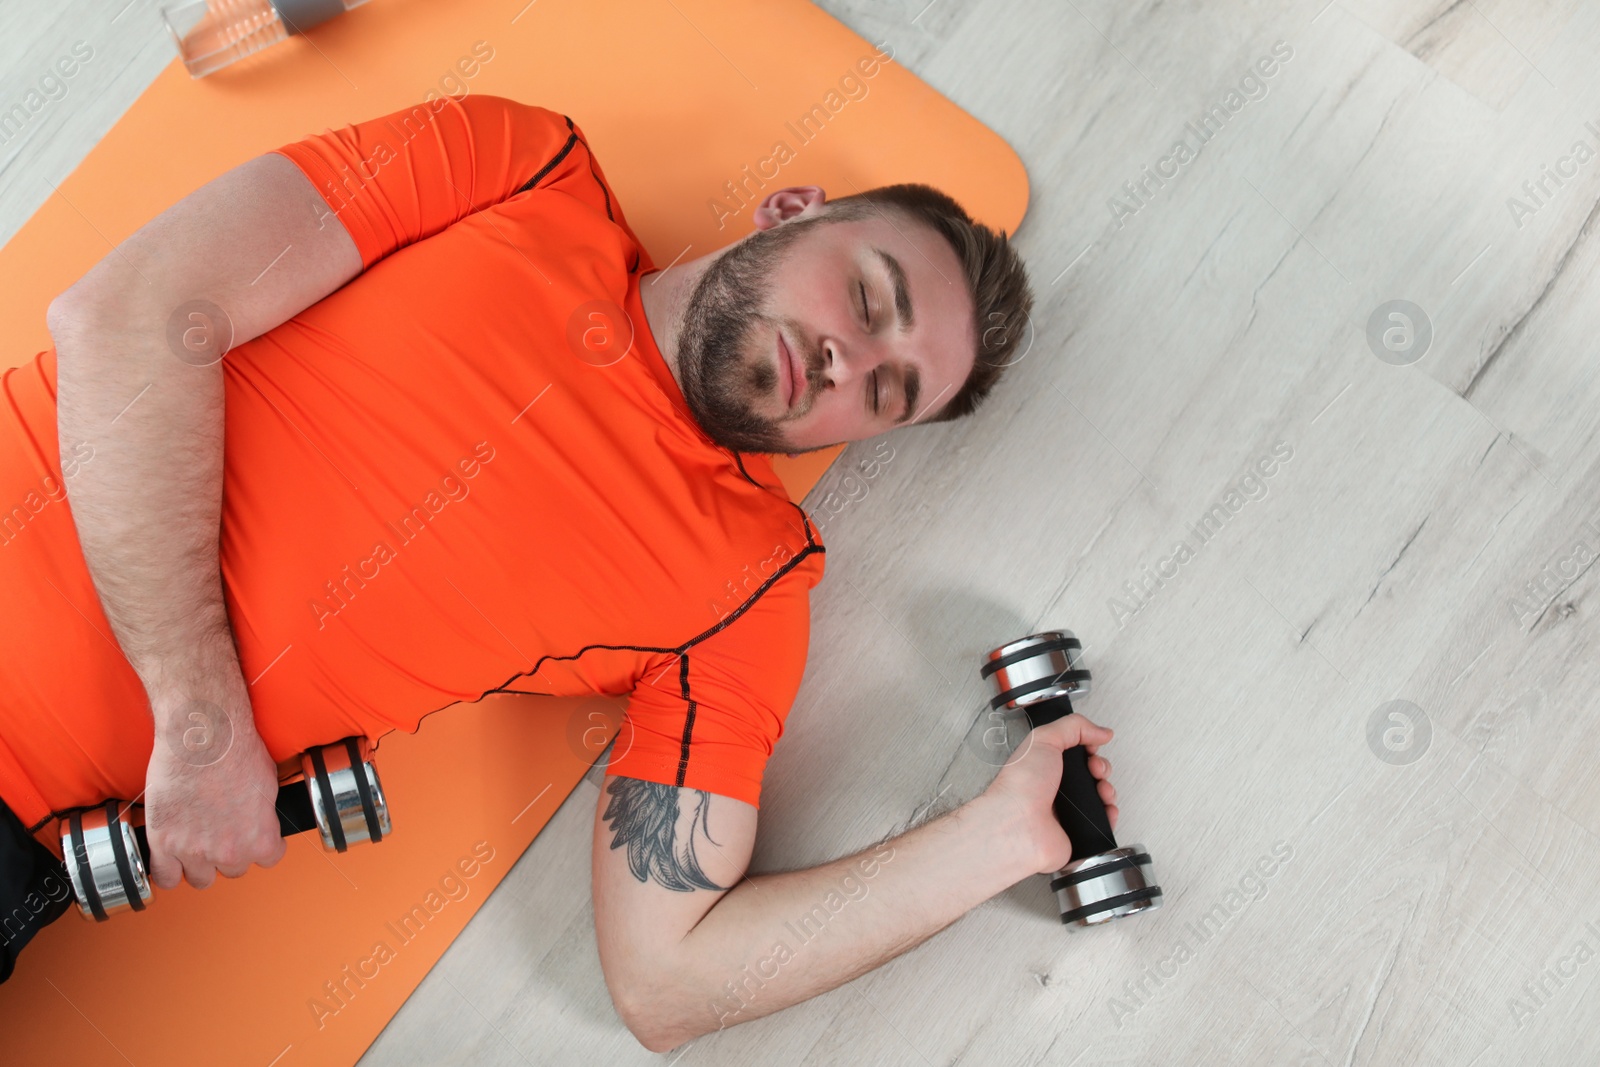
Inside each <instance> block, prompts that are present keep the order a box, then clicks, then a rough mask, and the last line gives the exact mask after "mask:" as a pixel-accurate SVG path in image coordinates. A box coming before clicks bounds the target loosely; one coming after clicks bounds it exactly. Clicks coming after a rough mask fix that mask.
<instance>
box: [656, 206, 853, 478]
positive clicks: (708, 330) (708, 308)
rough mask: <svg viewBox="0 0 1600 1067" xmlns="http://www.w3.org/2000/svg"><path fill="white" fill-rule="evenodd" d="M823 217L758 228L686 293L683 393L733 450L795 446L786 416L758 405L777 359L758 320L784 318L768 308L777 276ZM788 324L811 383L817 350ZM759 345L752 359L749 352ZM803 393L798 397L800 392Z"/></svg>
mask: <svg viewBox="0 0 1600 1067" xmlns="http://www.w3.org/2000/svg"><path fill="white" fill-rule="evenodd" d="M827 221H831V220H828V219H826V218H823V217H821V216H818V217H814V218H809V219H797V220H794V221H791V222H785V223H782V224H781V225H778V226H774V227H773V228H772V229H769V230H757V231H755V232H754V233H752V234H750V235H749V236H748V237H746V238H745V239H744V240H742V241H740V242H739V243H738V244H735V245H733V246H732V247H730V248H729V249H728V250H727V251H726V252H724V253H722V254H721V255H720V256H718V257H717V258H716V259H714V260H712V261H711V265H710V266H709V267H707V268H706V271H705V273H704V274H702V275H701V276H700V280H699V282H698V283H697V284H696V285H695V287H694V291H693V292H692V293H691V294H690V296H689V301H688V305H687V306H686V307H685V309H684V313H683V321H682V324H681V327H680V329H679V333H678V370H679V373H680V374H681V375H682V379H683V380H682V387H683V398H684V400H685V401H687V402H688V405H689V411H690V412H691V413H692V414H693V415H694V417H695V421H696V422H698V423H699V424H700V427H701V429H703V430H704V431H705V433H706V435H707V436H708V437H710V438H711V440H713V441H714V442H716V443H717V444H719V445H721V446H723V447H724V448H729V449H732V450H734V451H736V452H791V451H798V450H797V449H794V448H792V447H791V446H790V445H789V444H788V443H787V442H785V441H784V439H783V435H782V425H781V424H782V422H783V420H782V419H775V418H768V417H767V416H765V415H762V414H760V413H759V412H758V411H756V410H754V405H756V404H759V403H761V402H762V401H764V400H766V399H767V398H770V397H772V396H773V395H775V394H776V392H777V384H778V372H777V367H778V364H777V363H776V362H775V361H774V360H773V359H771V358H770V357H769V355H768V352H767V350H766V349H765V348H764V347H763V346H760V345H759V344H758V341H759V338H760V337H761V334H762V330H761V327H763V326H766V327H769V328H776V327H777V326H778V324H779V322H780V320H779V319H777V318H775V317H773V316H770V315H767V314H764V313H763V312H762V311H761V308H763V307H765V306H767V304H768V298H769V297H770V296H771V294H772V288H773V276H774V274H775V273H776V271H777V268H778V267H779V266H780V265H781V264H782V262H783V258H784V255H785V252H786V251H787V249H788V248H789V246H790V245H792V244H793V243H794V242H795V241H796V240H798V239H799V238H800V237H801V236H802V234H803V233H804V231H806V230H807V229H809V228H810V227H812V226H815V225H818V224H819V223H822V222H827ZM783 321H785V323H786V324H787V325H789V326H790V329H789V331H788V335H789V337H791V338H794V339H795V343H796V345H798V346H799V347H798V348H791V351H790V355H791V356H792V357H793V358H794V359H795V360H796V361H797V362H800V363H801V364H803V365H804V366H805V369H806V381H807V383H808V384H807V387H808V388H809V387H810V386H809V383H811V382H814V381H815V380H816V379H817V376H818V375H819V374H820V373H821V367H820V366H819V365H818V364H819V358H818V356H817V355H816V354H815V353H814V352H813V351H812V349H811V348H810V347H809V346H807V345H806V343H805V340H804V334H803V332H802V331H801V330H799V329H797V328H794V324H793V323H791V322H787V320H783ZM751 351H755V352H756V353H757V355H756V358H755V359H754V360H753V361H752V360H751V359H749V358H748V353H750V352H751ZM796 399H799V398H796Z"/></svg>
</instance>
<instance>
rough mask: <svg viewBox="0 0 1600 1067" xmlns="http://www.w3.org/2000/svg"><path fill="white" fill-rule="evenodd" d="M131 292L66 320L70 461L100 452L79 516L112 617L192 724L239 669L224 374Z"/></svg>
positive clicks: (87, 473)
mask: <svg viewBox="0 0 1600 1067" xmlns="http://www.w3.org/2000/svg"><path fill="white" fill-rule="evenodd" d="M121 292H122V293H123V294H125V299H123V300H121V301H119V302H116V303H106V304H94V303H91V302H86V301H80V302H78V303H76V304H73V305H69V306H68V307H67V308H65V309H53V313H52V319H51V333H52V337H53V339H54V341H55V345H56V357H57V428H58V433H59V437H60V441H61V443H62V450H63V455H65V454H66V450H67V449H68V448H69V447H71V444H72V443H75V442H78V441H87V442H89V443H90V444H91V445H92V446H93V448H94V462H92V463H88V464H85V465H84V466H83V467H82V468H81V469H79V470H78V472H77V473H76V475H75V476H74V478H73V481H72V486H71V490H70V498H69V503H70V508H71V512H72V516H73V520H74V523H75V525H76V527H77V531H78V540H79V542H80V544H81V546H82V550H83V555H84V559H85V561H86V562H87V564H88V569H89V573H90V576H91V577H92V578H93V580H94V585H95V589H96V591H97V592H98V594H99V596H100V602H101V605H102V607H103V608H104V610H105V614H106V617H107V619H108V620H109V622H110V624H111V628H112V630H113V631H114V632H115V634H116V638H117V640H118V642H119V643H120V644H121V646H122V649H123V652H124V653H125V654H126V655H127V657H128V660H129V662H130V663H131V664H132V666H133V668H134V670H135V671H136V672H137V673H138V675H139V677H140V679H141V680H142V681H143V682H144V684H145V689H146V691H147V693H149V694H150V696H151V701H152V705H153V707H155V710H156V714H157V717H158V719H159V718H160V717H161V715H162V713H163V708H164V707H168V708H169V710H170V711H171V712H172V713H174V714H176V713H177V712H178V711H179V709H180V708H181V706H182V702H183V699H184V696H183V695H184V694H185V692H186V691H188V690H190V689H191V688H192V683H193V681H194V680H196V679H205V678H209V679H212V680H213V681H214V680H215V679H216V678H217V675H218V672H219V671H222V672H225V671H226V670H228V669H230V668H231V669H232V670H233V671H234V672H235V673H237V672H238V669H239V668H238V658H237V653H236V652H235V650H234V646H233V638H232V632H231V630H230V629H229V626H228V618H227V609H226V605H225V603H224V600H223V596H222V582H221V574H220V570H219V564H218V553H217V546H218V536H219V529H220V516H221V505H222V432H223V382H222V365H221V363H220V362H217V363H211V364H210V365H201V364H204V362H205V360H206V358H208V356H207V353H206V350H205V349H204V347H203V346H202V347H199V348H194V349H186V350H185V351H186V353H187V352H197V353H199V355H197V356H196V355H191V356H190V358H189V359H188V360H187V361H186V360H185V359H180V358H179V357H178V355H177V354H175V353H174V352H173V351H172V349H171V347H170V345H169V339H168V335H169V328H168V320H169V318H170V317H171V314H172V310H173V309H172V308H170V307H164V306H163V305H162V304H160V303H159V302H158V301H157V300H155V299H153V298H151V297H147V296H141V295H139V294H137V291H136V290H134V289H133V288H132V287H131V286H130V287H129V288H127V289H123V290H121ZM215 325H216V324H208V323H205V322H203V321H201V320H199V319H190V320H188V321H187V322H186V323H185V327H186V328H187V329H191V330H194V331H203V330H205V329H206V328H208V326H215ZM190 339H191V340H193V341H195V342H197V343H200V344H202V345H203V342H204V340H205V338H204V335H203V334H202V333H191V334H190ZM235 684H236V683H235ZM166 696H171V697H172V699H171V701H167V700H165V699H164V697H166ZM206 699H208V700H213V699H215V698H214V696H212V695H211V694H209V693H208V694H207V695H206ZM159 725H161V724H160V723H158V726H159ZM233 725H234V726H235V727H244V728H249V727H250V726H251V725H252V724H250V723H235V724H233Z"/></svg>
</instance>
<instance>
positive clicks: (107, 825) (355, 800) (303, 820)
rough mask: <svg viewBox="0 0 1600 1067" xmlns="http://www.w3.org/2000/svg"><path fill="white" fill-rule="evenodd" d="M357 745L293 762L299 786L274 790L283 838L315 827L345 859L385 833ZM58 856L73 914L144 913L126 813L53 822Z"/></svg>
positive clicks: (145, 863) (370, 774) (349, 741)
mask: <svg viewBox="0 0 1600 1067" xmlns="http://www.w3.org/2000/svg"><path fill="white" fill-rule="evenodd" d="M362 740H364V739H363V738H359V737H346V738H344V739H343V740H341V741H335V742H334V743H333V744H331V745H322V746H320V747H318V748H313V749H308V750H306V751H305V752H303V753H301V755H300V769H301V771H302V772H304V774H305V780H304V781H303V782H300V781H295V782H288V783H286V784H284V785H280V786H279V787H278V798H277V809H278V829H279V830H280V831H281V832H282V833H283V836H284V837H288V836H290V835H291V834H298V833H301V832H303V831H306V830H310V829H311V828H312V827H316V829H317V830H318V832H319V834H320V836H321V838H322V847H323V848H325V849H327V850H328V851H330V852H344V851H345V850H346V849H348V848H349V847H350V846H351V845H358V844H360V843H361V842H363V841H382V840H383V838H384V837H385V836H386V835H387V834H388V833H389V830H390V826H389V805H388V802H387V801H386V800H385V799H384V796H383V787H382V785H380V784H379V782H378V768H377V767H375V766H373V764H372V761H371V760H370V759H368V758H366V757H365V756H363V754H362V750H361V744H360V742H361V741H362ZM60 830H61V853H62V855H63V856H64V857H65V860H66V867H67V874H68V876H69V877H71V879H72V892H73V895H74V896H75V897H76V898H77V901H78V910H79V911H80V912H82V913H83V915H84V917H85V918H90V919H94V920H96V921H97V922H104V921H105V920H106V919H108V918H110V917H111V916H113V915H115V914H117V913H118V912H122V911H143V910H144V908H145V904H146V903H147V902H148V901H149V900H150V896H151V886H150V877H149V866H150V842H149V841H148V840H147V839H146V837H145V829H144V824H143V823H140V824H138V825H134V823H133V822H132V809H131V808H130V807H129V805H128V804H127V803H126V802H124V801H121V800H115V799H113V800H107V801H106V802H105V803H104V804H103V805H101V806H100V807H96V808H90V809H88V810H87V811H79V812H74V813H73V814H71V815H68V816H66V817H65V818H63V819H62V820H61V822H60Z"/></svg>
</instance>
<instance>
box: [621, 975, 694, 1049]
mask: <svg viewBox="0 0 1600 1067" xmlns="http://www.w3.org/2000/svg"><path fill="white" fill-rule="evenodd" d="M611 1002H612V1004H613V1005H614V1006H615V1007H616V1009H617V1015H618V1016H619V1017H620V1018H621V1019H622V1024H623V1025H624V1026H626V1027H627V1028H628V1032H629V1033H631V1034H632V1035H633V1036H634V1038H635V1040H637V1041H638V1042H639V1044H641V1045H643V1046H644V1047H645V1048H646V1049H648V1050H650V1051H651V1052H671V1051H672V1050H673V1049H675V1048H677V1047H678V1046H679V1045H681V1044H683V1043H684V1042H686V1041H691V1040H693V1039H694V1038H696V1037H699V1036H700V1035H701V1034H703V1033H705V1032H706V1031H707V1030H708V1029H710V1027H701V1028H699V1029H696V1028H694V1027H692V1026H690V1025H688V1023H687V1021H686V1020H684V1019H682V1018H680V1017H679V1016H677V1015H676V1014H675V1013H674V1012H673V1010H672V1008H671V1007H670V1002H671V1001H670V998H669V997H666V996H663V995H661V994H660V993H659V991H654V992H653V991H650V990H649V989H648V987H644V988H639V987H635V988H632V989H624V990H617V989H612V991H611Z"/></svg>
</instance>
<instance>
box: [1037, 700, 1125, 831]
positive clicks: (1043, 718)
mask: <svg viewBox="0 0 1600 1067" xmlns="http://www.w3.org/2000/svg"><path fill="white" fill-rule="evenodd" d="M1027 713H1028V726H1029V728H1030V729H1031V728H1034V727H1039V726H1043V725H1044V724H1045V723H1047V722H1054V721H1055V720H1057V719H1060V718H1062V717H1064V716H1067V715H1071V714H1072V701H1071V700H1069V699H1068V698H1067V697H1064V696H1059V697H1052V698H1051V699H1049V700H1041V701H1039V702H1038V703H1036V704H1029V705H1028V707H1027ZM1053 810H1054V811H1055V815H1056V821H1057V822H1059V823H1060V824H1061V828H1062V829H1063V830H1065V831H1066V832H1067V836H1068V837H1069V838H1071V839H1072V858H1073V859H1074V860H1081V859H1083V858H1085V857H1087V856H1098V855H1100V854H1101V853H1103V852H1110V851H1111V850H1112V849H1114V848H1116V847H1117V839H1116V838H1115V837H1113V836H1111V820H1110V819H1109V818H1107V816H1106V806H1105V804H1104V802H1102V801H1101V799H1100V788H1099V780H1098V779H1097V778H1095V776H1094V775H1092V774H1090V773H1089V750H1088V749H1086V748H1084V747H1083V746H1082V745H1078V746H1076V747H1074V748H1069V749H1067V750H1066V751H1065V752H1063V753H1062V754H1061V786H1060V788H1059V789H1057V790H1056V799H1055V804H1054V805H1053Z"/></svg>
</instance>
